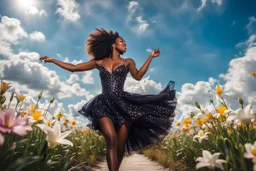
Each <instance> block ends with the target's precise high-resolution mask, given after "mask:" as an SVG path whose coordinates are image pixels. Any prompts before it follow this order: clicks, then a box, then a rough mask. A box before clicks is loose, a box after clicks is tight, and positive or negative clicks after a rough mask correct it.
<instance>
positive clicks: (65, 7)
mask: <svg viewBox="0 0 256 171" xmlns="http://www.w3.org/2000/svg"><path fill="white" fill-rule="evenodd" d="M58 5H59V6H60V7H59V8H57V11H56V13H59V14H60V15H61V16H63V17H64V18H65V19H66V20H69V21H72V22H75V21H77V20H78V19H79V18H80V15H79V12H78V7H79V4H78V3H77V2H76V1H75V0H58Z"/></svg>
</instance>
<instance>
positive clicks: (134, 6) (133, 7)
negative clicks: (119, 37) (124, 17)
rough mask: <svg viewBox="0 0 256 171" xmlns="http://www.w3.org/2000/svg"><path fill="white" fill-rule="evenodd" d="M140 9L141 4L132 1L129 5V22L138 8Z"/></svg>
mask: <svg viewBox="0 0 256 171" xmlns="http://www.w3.org/2000/svg"><path fill="white" fill-rule="evenodd" d="M138 7H139V3H138V2H136V1H130V2H129V5H128V7H127V8H128V12H129V13H128V20H131V19H132V17H133V15H134V13H135V12H136V10H137V8H138Z"/></svg>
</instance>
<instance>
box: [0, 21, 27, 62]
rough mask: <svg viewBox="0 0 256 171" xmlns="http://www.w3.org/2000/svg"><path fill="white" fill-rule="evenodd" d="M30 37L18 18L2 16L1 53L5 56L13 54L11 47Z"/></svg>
mask: <svg viewBox="0 0 256 171" xmlns="http://www.w3.org/2000/svg"><path fill="white" fill-rule="evenodd" d="M26 37H28V34H27V33H26V32H25V31H24V30H23V28H22V27H21V23H20V21H19V20H18V19H15V18H9V17H7V16H3V17H1V23H0V54H1V55H4V56H7V57H8V56H11V55H13V50H12V48H11V46H12V44H18V43H19V41H20V40H21V39H23V38H26Z"/></svg>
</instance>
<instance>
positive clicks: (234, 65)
mask: <svg viewBox="0 0 256 171" xmlns="http://www.w3.org/2000/svg"><path fill="white" fill-rule="evenodd" d="M249 39H250V38H249ZM249 39H248V40H249ZM248 40H247V41H248ZM255 63H256V47H250V48H248V49H247V50H246V53H245V55H244V56H243V57H240V58H236V59H232V60H231V61H230V63H229V68H228V70H227V73H225V74H220V75H219V78H220V79H223V80H224V84H223V87H224V92H225V93H228V95H226V96H224V98H225V101H226V103H227V105H228V106H231V107H232V108H233V109H237V108H239V104H238V102H237V98H238V97H241V98H243V99H244V103H245V104H248V103H252V104H255V103H256V98H255V97H256V80H255V78H253V76H252V75H251V73H252V72H254V71H255ZM218 82H219V80H217V79H215V78H212V77H210V78H209V80H208V82H203V81H198V82H197V83H196V84H191V83H186V84H184V85H182V88H181V92H177V99H178V106H177V113H179V116H177V118H176V119H177V120H179V119H180V118H184V117H185V116H188V115H189V113H190V112H191V111H193V112H195V113H197V112H199V110H198V109H197V108H196V107H195V101H197V102H199V103H200V104H201V107H202V108H205V107H206V106H209V105H210V103H209V98H210V97H212V96H210V95H209V94H208V93H209V92H210V91H212V90H214V88H215V84H218ZM215 102H216V101H215ZM217 104H218V103H217Z"/></svg>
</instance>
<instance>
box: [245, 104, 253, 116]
mask: <svg viewBox="0 0 256 171" xmlns="http://www.w3.org/2000/svg"><path fill="white" fill-rule="evenodd" d="M251 108H252V105H251V104H248V105H247V106H246V107H245V108H244V113H245V114H246V115H250V111H251Z"/></svg>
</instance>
